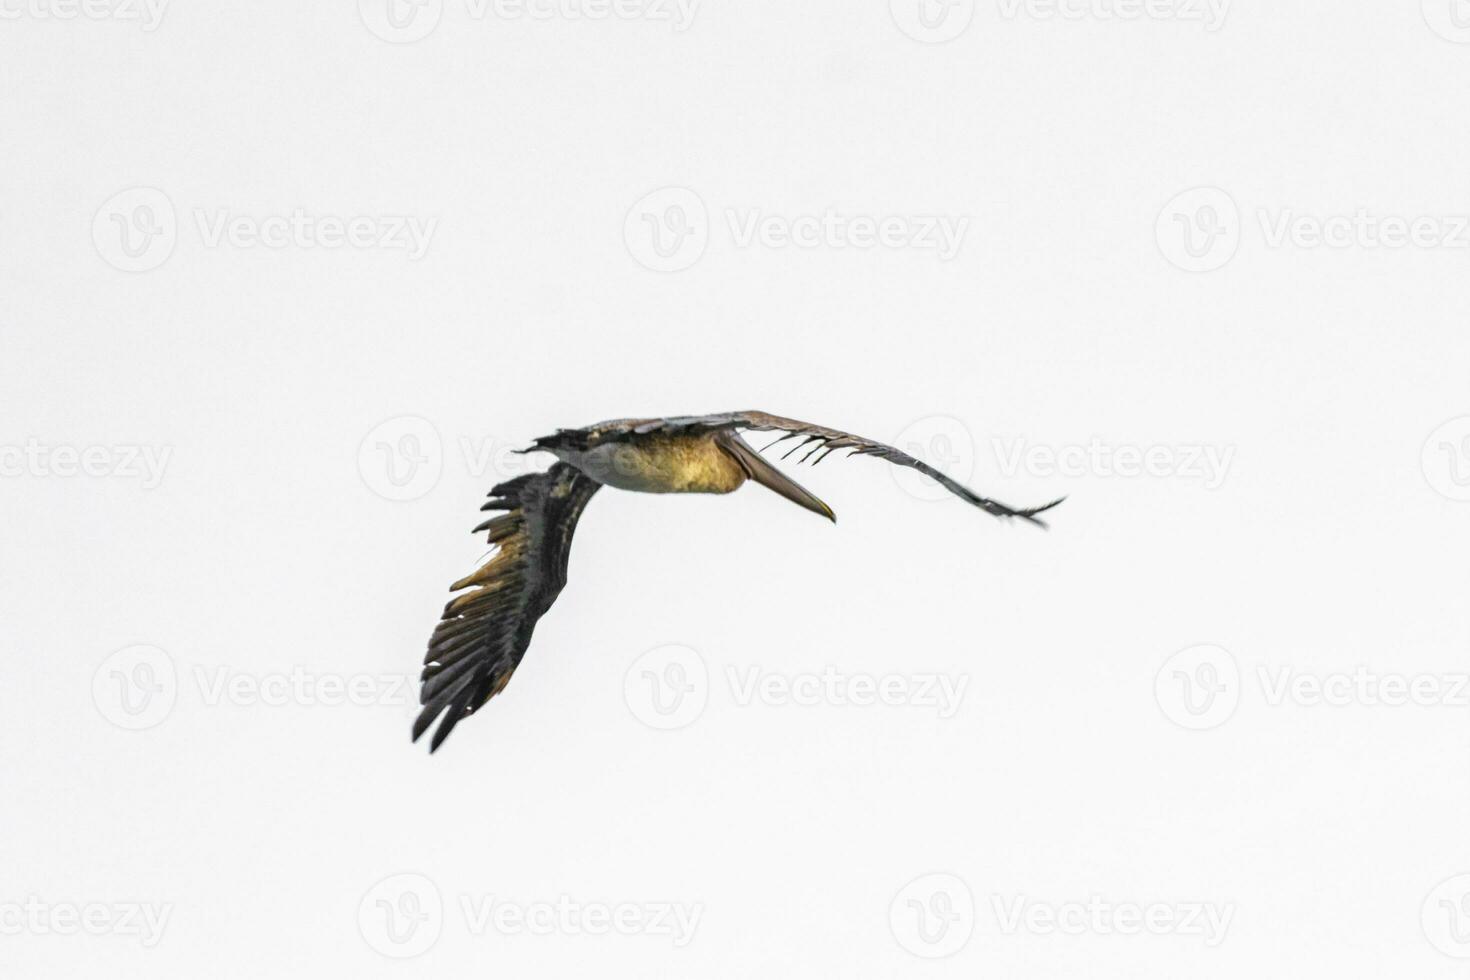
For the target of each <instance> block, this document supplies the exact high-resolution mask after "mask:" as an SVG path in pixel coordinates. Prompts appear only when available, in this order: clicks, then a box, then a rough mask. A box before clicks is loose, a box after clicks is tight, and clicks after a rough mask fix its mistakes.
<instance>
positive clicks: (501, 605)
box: [413, 412, 1063, 752]
mask: <svg viewBox="0 0 1470 980" xmlns="http://www.w3.org/2000/svg"><path fill="white" fill-rule="evenodd" d="M742 430H745V431H757V432H759V431H780V432H784V433H785V435H783V436H781V437H780V438H779V439H777V440H776V442H774V443H772V444H771V445H770V446H766V447H765V448H766V449H769V448H771V446H774V445H776V444H777V443H781V442H785V441H787V440H788V439H796V440H798V441H797V442H796V443H795V445H793V446H790V447H788V449H787V452H786V454H785V455H784V456H782V459H785V458H786V457H788V456H790V455H792V454H793V453H795V452H797V451H798V450H804V454H803V455H802V456H801V457H800V458H799V460H798V461H799V462H805V461H806V460H808V459H812V458H813V457H815V459H814V461H813V465H816V463H819V462H821V461H822V460H823V459H825V458H826V457H827V455H828V454H829V453H832V452H835V451H837V450H839V449H846V450H849V455H853V456H876V457H877V458H879V459H882V460H887V461H888V462H890V463H894V464H896V465H898V466H907V467H910V468H912V469H916V470H918V471H919V472H920V473H923V474H924V475H926V476H928V477H930V478H932V479H934V480H936V481H937V482H938V483H939V484H940V485H942V486H943V487H944V488H945V489H947V490H949V491H950V492H951V493H953V494H955V496H957V497H959V498H960V499H961V500H964V501H965V502H967V503H969V504H973V505H974V506H976V507H978V508H980V509H981V510H983V511H985V512H986V513H987V514H994V515H995V516H996V517H1019V518H1021V519H1023V520H1026V521H1029V522H1030V523H1032V524H1036V525H1038V526H1040V527H1045V526H1046V525H1045V523H1044V522H1043V521H1042V520H1041V519H1040V518H1039V517H1038V516H1037V515H1038V514H1040V513H1042V512H1043V511H1047V510H1050V509H1051V508H1053V507H1055V506H1056V505H1057V504H1059V503H1061V502H1062V499H1063V498H1058V499H1056V500H1053V501H1052V502H1051V503H1049V504H1045V505H1043V506H1041V507H1032V508H1029V509H1026V510H1016V509H1014V508H1011V507H1007V506H1006V505H1005V504H1001V503H997V502H996V501H994V500H989V499H987V498H985V497H982V496H980V495H979V494H977V493H975V492H974V491H973V490H971V489H969V488H968V487H965V486H963V485H961V484H959V483H956V482H955V481H954V480H951V479H950V478H949V477H947V476H945V475H944V474H943V473H941V472H939V471H938V470H936V469H934V468H933V467H932V466H929V465H927V464H925V463H923V462H921V461H920V460H917V459H915V458H914V457H912V456H910V455H908V454H907V453H905V452H901V451H900V450H898V449H894V448H893V447H892V446H886V445H884V444H883V443H881V442H874V441H872V440H871V439H864V438H862V437H861V436H855V435H853V434H852V433H850V432H841V431H839V430H837V429H829V428H826V427H824V426H820V425H812V424H810V423H808V422H800V421H797V420H796V419H788V418H782V417H780V416H779V415H768V414H766V413H765V412H729V413H726V414H723V415H698V416H686V417H678V418H658V419H617V420H614V421H611V422H600V423H598V424H597V425H592V426H588V427H587V428H585V429H558V430H557V431H556V434H555V435H550V436H542V437H541V438H539V439H537V440H535V442H534V443H533V444H532V445H531V446H529V447H527V448H526V449H522V450H518V452H522V453H529V452H538V451H540V452H548V453H551V454H552V455H553V456H555V457H556V458H557V460H558V462H556V463H555V464H553V465H552V467H551V468H550V469H549V470H547V471H546V472H544V473H528V474H525V475H523V476H518V477H516V478H515V479H512V480H507V481H505V482H504V483H501V484H499V485H498V486H496V487H495V488H494V489H492V490H491V491H490V499H489V500H488V501H486V502H485V504H484V506H482V507H481V508H480V509H481V510H488V511H504V513H503V514H501V515H500V516H498V517H492V518H491V519H489V520H487V521H485V522H484V523H483V524H481V525H479V526H478V527H476V528H475V533H477V534H478V533H479V532H481V531H487V532H489V535H488V537H489V541H490V543H491V544H493V545H496V546H497V549H496V550H495V551H494V553H492V555H491V556H490V558H489V559H488V560H487V561H486V562H485V563H484V564H483V565H481V566H480V568H479V569H478V570H476V571H475V572H473V573H471V574H470V575H467V576H465V577H464V578H462V579H460V580H459V581H458V582H455V583H454V584H453V585H451V586H450V587H449V589H450V591H451V592H458V593H460V594H459V595H458V596H456V597H455V598H454V599H452V600H450V602H449V604H448V605H447V606H445V607H444V613H443V617H442V619H441V620H440V622H439V625H438V626H437V627H435V629H434V633H433V636H432V637H431V638H430V640H429V650H428V653H427V654H425V656H424V670H423V674H422V675H421V677H420V681H421V684H422V686H421V689H420V693H419V703H420V704H422V705H423V710H422V711H420V713H419V716H418V718H417V720H416V721H415V722H414V725H413V740H414V741H415V742H417V741H418V740H419V736H421V735H423V734H424V732H425V731H427V730H428V728H429V726H430V725H432V724H433V723H434V720H435V719H436V718H439V717H440V716H441V715H442V716H443V720H442V721H440V722H439V726H438V728H436V729H435V730H434V737H433V738H432V739H431V740H430V742H429V751H430V752H433V751H434V750H436V749H438V748H439V746H440V745H441V744H442V743H443V742H444V739H445V738H447V737H448V736H449V733H450V732H451V731H453V730H454V726H455V725H457V724H459V722H460V721H461V719H463V718H465V717H466V716H468V715H471V714H474V713H475V711H477V710H478V709H479V708H481V707H482V706H483V705H484V704H485V702H487V701H489V700H490V699H491V698H492V697H494V696H495V695H497V694H499V693H500V692H501V691H503V690H505V685H506V684H507V683H509V681H510V676H511V674H512V673H514V672H515V669H516V667H517V666H519V665H520V662H521V658H522V657H523V656H525V653H526V648H527V647H528V646H530V644H531V633H532V631H533V630H534V629H535V628H536V621H537V620H539V619H540V618H541V617H542V616H543V615H544V614H545V613H546V610H548V609H550V608H551V604H552V603H553V602H555V601H556V597H557V595H558V594H560V593H561V590H562V587H563V586H565V585H566V583H567V555H568V554H569V553H570V551H571V546H572V532H573V531H574V530H576V527H577V520H578V519H579V518H580V517H581V516H582V511H583V510H584V509H585V508H586V507H587V504H588V502H589V501H590V500H591V499H592V496H593V494H595V493H597V491H598V490H600V489H602V488H603V487H604V486H609V487H614V488H616V489H619V490H636V491H639V492H642V493H730V492H732V491H734V490H736V489H738V488H739V487H740V486H741V485H742V484H743V483H745V481H746V480H755V481H756V482H757V483H759V484H761V485H763V486H765V487H769V488H770V489H772V490H774V491H775V492H776V493H778V494H780V495H781V496H783V497H785V498H786V499H787V500H790V501H792V502H794V503H796V504H799V505H801V506H802V507H805V508H806V509H807V510H810V511H813V512H815V513H817V514H820V515H822V516H823V517H825V518H827V519H828V520H830V521H832V522H834V523H835V522H836V521H837V516H836V515H835V514H833V513H832V508H830V507H828V506H827V505H826V504H825V503H823V502H822V501H821V500H819V499H818V498H817V497H816V496H814V495H813V494H812V493H811V492H810V491H809V490H807V489H806V488H805V487H803V486H801V485H800V484H798V483H797V482H796V481H794V480H792V479H791V478H790V477H788V476H786V475H785V474H784V473H782V472H781V471H780V470H778V469H776V467H774V466H772V465H771V464H770V462H768V461H767V460H766V458H765V457H764V456H762V455H761V454H760V453H759V452H757V451H756V450H755V449H753V448H752V447H751V446H750V445H749V444H748V443H747V442H746V441H745V440H744V439H742V438H741V436H740V432H741V431H742Z"/></svg>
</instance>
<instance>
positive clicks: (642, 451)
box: [551, 432, 746, 493]
mask: <svg viewBox="0 0 1470 980" xmlns="http://www.w3.org/2000/svg"><path fill="white" fill-rule="evenodd" d="M551 452H552V453H553V454H554V455H555V456H556V457H557V458H558V459H560V460H561V461H562V462H564V463H568V464H570V465H572V466H575V467H576V468H577V469H579V470H581V471H582V472H583V473H586V474H587V475H589V476H592V477H593V478H594V479H596V480H597V482H599V483H601V484H603V485H604V486H609V487H615V488H616V489H618V490H632V491H636V492H639V493H733V492H735V491H736V490H739V489H740V485H741V484H743V483H744V482H745V479H746V477H745V470H744V469H742V468H741V466H740V464H739V462H737V461H736V460H735V459H734V458H733V457H732V456H731V455H730V453H729V452H728V451H726V450H724V449H722V448H721V447H720V445H719V442H718V441H717V438H716V435H715V434H714V433H710V432H702V433H694V434H688V433H679V434H675V435H669V434H666V433H662V432H658V433H649V434H647V435H643V436H634V437H631V438H628V439H624V440H618V441H608V442H604V443H601V444H600V445H597V446H593V447H591V448H588V449H575V448H566V449H552V450H551Z"/></svg>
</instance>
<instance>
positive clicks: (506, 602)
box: [413, 463, 602, 752]
mask: <svg viewBox="0 0 1470 980" xmlns="http://www.w3.org/2000/svg"><path fill="white" fill-rule="evenodd" d="M601 486H602V484H600V483H598V482H597V481H596V480H594V479H592V478H591V477H589V476H587V475H586V474H584V473H582V472H581V471H580V470H578V469H576V468H575V467H572V466H568V465H567V464H565V463H557V464H556V465H555V466H553V467H552V468H551V469H550V470H548V471H546V472H545V473H529V474H527V475H525V476H518V477H516V478H515V479H513V480H508V481H506V482H505V483H502V484H500V485H499V486H497V487H495V489H493V490H491V491H490V497H491V499H490V500H488V501H487V502H486V503H485V505H484V506H483V507H481V508H480V509H481V510H503V511H506V513H504V514H502V515H500V516H499V517H494V518H491V519H490V520H488V521H486V522H485V523H483V524H481V525H480V526H479V527H477V528H475V531H476V533H478V532H480V531H489V532H490V534H489V540H490V543H491V544H494V545H497V546H498V549H497V550H496V552H495V554H493V555H492V556H491V557H490V559H489V560H488V561H486V562H485V564H484V565H481V566H480V568H479V569H478V570H477V571H475V572H474V573H472V574H470V575H467V576H465V577H464V578H462V579H460V580H459V581H458V582H455V583H454V584H453V585H451V586H450V587H449V589H450V591H451V592H459V591H460V590H461V589H466V590H468V591H466V592H463V593H462V594H461V595H459V596H457V597H455V598H454V599H452V600H450V602H449V604H448V605H447V606H445V607H444V617H443V619H442V620H441V621H440V622H439V625H438V626H437V627H435V629H434V635H433V636H432V637H431V638H430V640H429V652H428V653H427V654H425V656H424V672H423V674H422V676H421V677H420V680H421V681H422V683H423V686H422V688H421V690H420V692H419V703H420V704H422V705H423V706H424V708H423V710H422V711H421V712H419V716H418V719H417V720H416V721H415V722H414V723H413V740H414V741H415V742H417V741H418V740H419V736H420V735H422V734H423V733H424V732H425V731H426V730H427V729H428V727H429V726H430V725H432V724H433V723H434V719H435V718H438V717H439V716H440V715H441V714H443V716H444V720H443V721H441V722H440V723H439V727H438V728H437V729H435V731H434V737H433V739H432V740H431V741H430V742H429V751H430V752H432V751H434V750H435V749H437V748H438V747H439V745H440V743H442V742H443V741H444V739H445V738H447V737H448V736H449V733H450V732H451V731H453V730H454V726H455V725H457V724H459V721H460V719H461V718H464V717H465V716H466V715H471V714H474V712H475V711H476V710H477V709H478V708H479V707H480V706H481V705H483V704H484V703H485V702H486V701H489V700H490V699H491V698H492V697H494V696H495V695H497V694H499V693H500V692H501V691H502V690H504V689H505V685H506V684H507V683H509V681H510V675H511V674H512V673H513V672H514V671H515V669H516V667H517V666H518V665H519V664H520V662H521V657H523V656H525V653H526V647H528V646H529V645H530V643H531V633H532V631H533V630H535V628H536V621H537V620H538V619H540V618H541V616H542V615H543V614H544V613H545V612H546V610H548V609H550V608H551V604H552V603H553V602H555V601H556V597H557V595H558V594H559V593H560V592H561V590H562V586H564V585H566V584H567V555H568V554H569V553H570V552H571V548H572V532H573V531H575V530H576V527H577V519H578V518H579V517H581V516H582V510H583V509H584V508H585V507H586V506H587V502H588V501H589V500H591V499H592V495H593V494H594V493H596V492H597V490H598V488H599V487H601Z"/></svg>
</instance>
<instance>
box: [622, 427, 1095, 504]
mask: <svg viewBox="0 0 1470 980" xmlns="http://www.w3.org/2000/svg"><path fill="white" fill-rule="evenodd" d="M620 424H621V426H622V428H621V429H619V428H618V426H619V425H620ZM604 426H608V428H607V429H605V430H604V431H605V432H606V433H607V435H605V436H603V438H617V437H618V435H642V434H644V433H648V432H659V431H668V432H677V431H681V430H691V429H695V430H697V429H749V430H753V431H781V432H786V433H788V435H786V436H783V437H782V438H781V439H778V440H776V441H777V442H784V441H785V440H786V439H791V438H796V439H800V440H801V441H800V442H798V443H796V445H794V446H792V447H790V448H789V449H787V451H786V454H785V455H784V456H782V457H781V458H782V459H785V458H786V457H787V456H790V455H791V454H792V453H794V452H796V451H797V450H798V449H806V451H807V452H806V455H804V456H802V457H801V459H800V460H798V462H805V461H806V460H807V459H809V458H811V457H812V455H813V454H815V453H818V452H819V451H820V452H821V455H819V456H817V457H816V460H815V462H814V463H813V465H816V463H820V462H821V461H822V460H823V459H825V458H826V456H827V453H830V452H834V451H835V450H838V449H848V450H851V453H850V455H853V456H876V457H877V458H879V459H882V460H887V461H888V462H890V463H893V464H895V465H897V466H907V467H909V468H910V469H915V470H918V471H919V472H920V473H923V474H924V475H925V476H927V477H929V478H930V479H932V480H934V481H936V482H938V483H939V484H940V485H941V486H943V487H944V488H945V489H946V490H948V491H949V492H950V493H952V494H954V495H955V496H957V497H959V498H960V499H961V500H964V501H965V502H966V503H969V504H973V505H974V506H976V507H979V508H980V509H981V510H983V511H985V512H986V513H987V514H994V515H995V516H996V517H1019V518H1022V519H1023V520H1027V521H1030V522H1031V523H1032V524H1036V525H1039V526H1040V527H1046V522H1045V521H1042V520H1041V519H1040V518H1038V517H1037V516H1036V515H1037V514H1040V513H1041V512H1043V511H1047V510H1051V509H1052V508H1053V507H1055V506H1056V505H1057V504H1059V503H1061V502H1062V501H1063V500H1065V499H1066V498H1065V497H1058V498H1057V499H1056V500H1053V501H1052V502H1051V503H1049V504H1043V505H1042V506H1040V507H1028V508H1025V509H1021V510H1017V509H1016V508H1013V507H1007V506H1006V505H1005V504H1002V503H1000V502H999V501H995V500H990V499H989V498H986V497H982V496H980V495H979V494H978V493H976V492H975V491H973V490H971V489H970V488H969V487H967V486H965V485H964V484H962V483H959V482H957V481H955V480H952V479H950V478H949V477H947V476H945V475H944V474H943V473H941V472H939V471H938V470H936V469H935V468H934V467H932V466H930V465H929V464H928V463H925V462H923V461H922V460H918V459H915V458H914V457H912V456H910V455H909V454H908V453H906V452H904V451H902V450H900V449H895V448H893V447H892V446H889V445H885V444H884V443H881V442H874V441H873V440H871V439H864V438H863V437H862V436H855V435H853V434H852V433H851V432H842V431H840V430H838V429H829V428H827V427H826V426H822V425H813V424H812V423H810V422H802V421H800V420H798V419H788V418H782V417H781V416H779V415H771V414H769V413H767V412H725V413H722V414H720V415H692V416H686V417H681V418H667V419H639V420H628V421H626V422H623V423H604ZM772 445H774V443H772ZM766 448H770V447H769V446H768V447H766Z"/></svg>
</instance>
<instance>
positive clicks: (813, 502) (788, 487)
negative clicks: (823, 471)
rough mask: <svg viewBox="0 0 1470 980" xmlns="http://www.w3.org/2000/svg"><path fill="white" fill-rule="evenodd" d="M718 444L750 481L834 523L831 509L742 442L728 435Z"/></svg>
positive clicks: (735, 436) (834, 517)
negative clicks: (732, 457) (737, 463)
mask: <svg viewBox="0 0 1470 980" xmlns="http://www.w3.org/2000/svg"><path fill="white" fill-rule="evenodd" d="M720 445H721V446H722V447H723V448H724V449H725V451H726V452H728V453H729V454H730V455H731V456H734V457H735V459H736V460H737V461H738V462H739V463H740V466H741V468H742V469H744V470H745V474H746V475H747V476H748V477H750V478H751V479H752V480H754V481H755V482H757V483H759V484H760V485H761V486H763V487H768V488H770V489H771V490H774V491H776V492H777V493H779V494H780V495H781V496H783V497H785V498H786V499H787V500H789V501H791V502H792V503H794V504H800V505H801V506H802V507H805V508H806V509H807V510H809V511H811V512H812V513H814V514H821V515H822V516H823V517H825V518H827V520H829V521H831V522H832V523H833V524H836V523H837V515H836V514H834V513H832V508H831V507H828V506H827V505H826V504H825V503H824V502H823V501H822V499H821V498H820V497H818V496H817V495H816V494H814V493H812V492H811V491H810V490H808V489H807V488H806V487H804V486H802V485H801V484H800V483H797V482H796V481H795V480H793V479H791V477H789V476H787V475H786V474H785V473H782V472H781V471H780V470H778V469H776V467H774V466H772V465H771V464H770V463H769V462H767V461H766V458H765V457H764V456H762V455H761V454H760V453H758V452H756V451H755V450H754V449H752V448H751V447H750V445H749V444H748V443H747V442H746V441H745V440H744V439H742V438H740V437H739V436H738V435H735V434H733V433H731V434H730V436H729V438H725V439H721V440H720Z"/></svg>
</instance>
